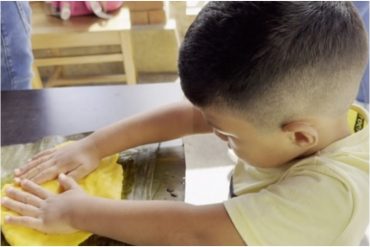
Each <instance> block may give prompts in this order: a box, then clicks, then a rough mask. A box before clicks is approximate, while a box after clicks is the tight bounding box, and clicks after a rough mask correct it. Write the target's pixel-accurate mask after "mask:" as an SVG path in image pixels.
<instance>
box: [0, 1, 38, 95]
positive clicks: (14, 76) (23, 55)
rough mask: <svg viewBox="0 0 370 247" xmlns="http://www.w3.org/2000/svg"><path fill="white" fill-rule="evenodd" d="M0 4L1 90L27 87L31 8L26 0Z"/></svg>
mask: <svg viewBox="0 0 370 247" xmlns="http://www.w3.org/2000/svg"><path fill="white" fill-rule="evenodd" d="M0 5H1V90H21V89H30V88H31V80H32V61H33V55H32V49H31V38H30V35H31V8H30V6H29V3H28V2H18V1H16V2H0Z"/></svg>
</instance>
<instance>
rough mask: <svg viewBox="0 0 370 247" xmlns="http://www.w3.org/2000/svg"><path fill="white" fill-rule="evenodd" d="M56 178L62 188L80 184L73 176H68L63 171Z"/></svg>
mask: <svg viewBox="0 0 370 247" xmlns="http://www.w3.org/2000/svg"><path fill="white" fill-rule="evenodd" d="M58 178H59V183H60V185H61V186H62V187H63V188H64V190H71V189H79V188H80V186H79V185H78V184H77V182H76V181H75V180H74V179H73V178H71V177H68V176H66V175H65V174H63V173H61V174H59V177H58Z"/></svg>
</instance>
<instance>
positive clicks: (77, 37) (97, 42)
mask: <svg viewBox="0 0 370 247" xmlns="http://www.w3.org/2000/svg"><path fill="white" fill-rule="evenodd" d="M32 6H33V15H32V49H33V50H38V49H51V51H52V53H53V56H52V57H48V58H37V57H36V58H35V60H34V81H33V85H34V87H36V88H40V87H41V86H42V84H45V86H46V87H52V86H61V85H72V84H73V85H81V84H87V83H89V84H91V83H114V82H127V83H128V84H135V83H136V69H135V64H134V56H133V48H132V40H131V23H130V14H129V10H128V9H127V8H121V9H120V10H118V11H116V12H115V13H113V14H112V15H113V18H111V19H109V20H104V19H100V18H97V17H94V16H82V17H72V18H71V19H70V20H68V21H63V20H61V19H59V18H57V17H54V16H48V15H47V14H45V13H44V11H42V9H37V8H42V5H41V3H38V5H37V4H33V5H32ZM102 45H119V46H121V52H119V53H113V54H96V55H83V56H64V57H63V56H60V55H59V49H61V48H74V47H76V48H79V47H92V46H102ZM108 62H121V63H122V67H123V70H124V74H115V75H102V76H91V77H84V78H73V79H66V78H62V77H61V71H62V68H61V66H63V65H74V64H91V63H108ZM44 66H57V68H56V69H55V71H54V73H53V75H52V76H50V78H49V79H48V80H47V81H45V82H42V81H41V77H40V73H39V69H40V67H44Z"/></svg>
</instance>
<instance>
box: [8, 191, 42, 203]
mask: <svg viewBox="0 0 370 247" xmlns="http://www.w3.org/2000/svg"><path fill="white" fill-rule="evenodd" d="M6 195H7V196H8V197H10V198H11V199H14V200H16V201H19V202H22V203H24V204H30V205H32V206H35V207H38V208H39V207H40V206H41V203H42V200H41V199H40V198H38V197H36V196H34V195H32V194H30V193H26V192H24V191H21V190H18V189H14V188H8V189H7V190H6Z"/></svg>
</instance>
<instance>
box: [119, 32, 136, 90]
mask: <svg viewBox="0 0 370 247" xmlns="http://www.w3.org/2000/svg"><path fill="white" fill-rule="evenodd" d="M120 35H121V50H122V53H123V67H124V70H125V74H126V78H127V84H136V80H137V79H136V67H135V61H134V53H133V49H132V38H131V31H122V32H121V34H120Z"/></svg>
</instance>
